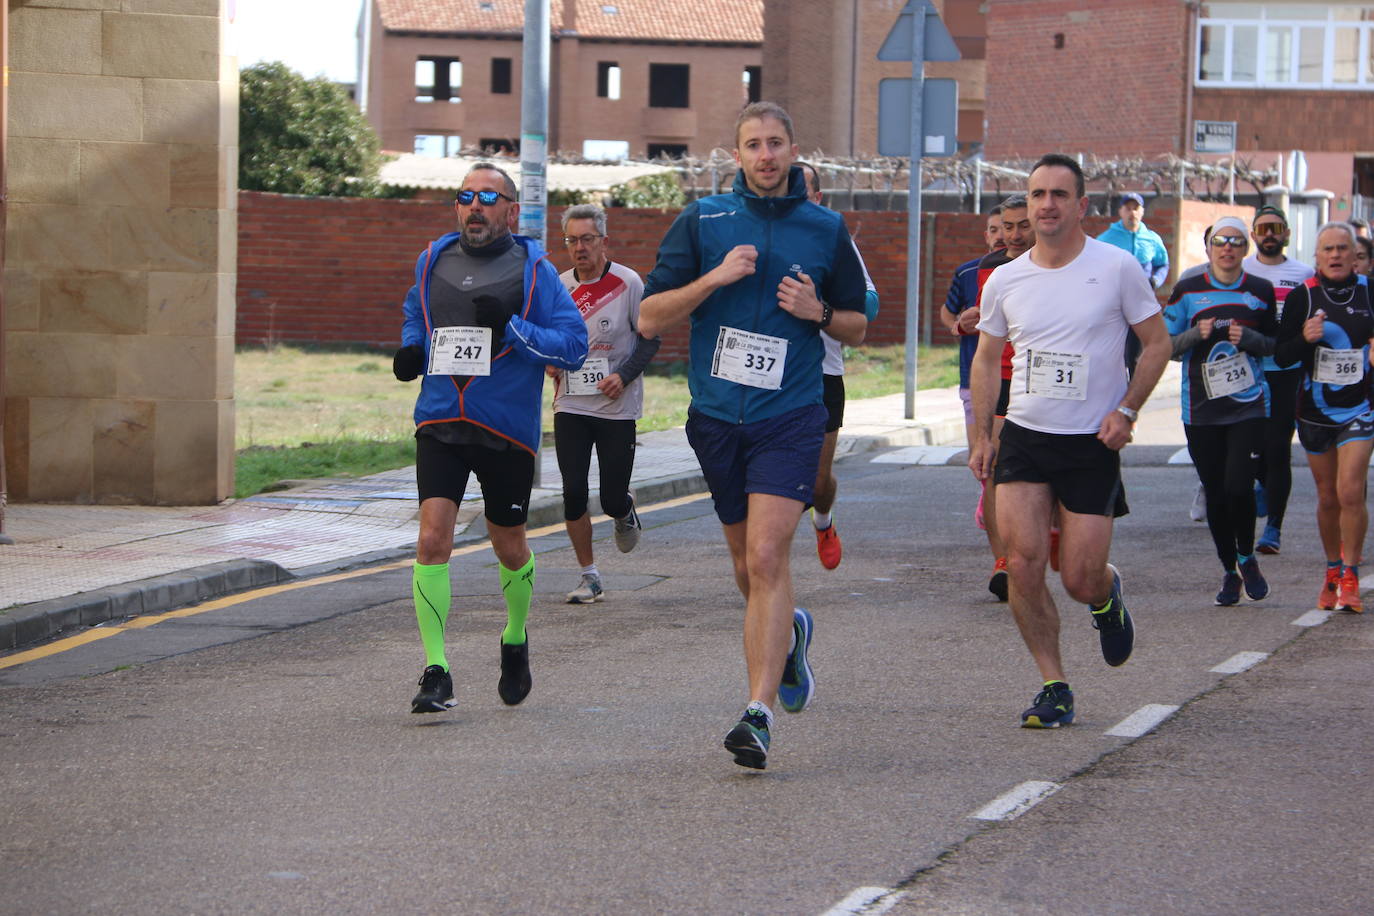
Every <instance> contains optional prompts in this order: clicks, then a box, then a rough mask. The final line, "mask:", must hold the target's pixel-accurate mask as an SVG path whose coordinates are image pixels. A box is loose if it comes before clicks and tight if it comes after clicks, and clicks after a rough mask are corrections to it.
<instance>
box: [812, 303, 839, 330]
mask: <svg viewBox="0 0 1374 916" xmlns="http://www.w3.org/2000/svg"><path fill="white" fill-rule="evenodd" d="M834 318H835V310H834V309H833V308H831V307H830V304H829V303H827V302H822V303H821V320H820V321H818V322H816V325H817V326H818V327H822V328H828V327H830V322H831V321H832V320H833V319H834Z"/></svg>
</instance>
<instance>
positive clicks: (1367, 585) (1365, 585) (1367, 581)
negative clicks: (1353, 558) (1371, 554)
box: [1360, 573, 1374, 592]
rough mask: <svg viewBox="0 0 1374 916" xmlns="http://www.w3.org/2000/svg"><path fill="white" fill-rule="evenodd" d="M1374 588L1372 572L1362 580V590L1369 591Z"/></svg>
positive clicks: (1373, 574)
mask: <svg viewBox="0 0 1374 916" xmlns="http://www.w3.org/2000/svg"><path fill="white" fill-rule="evenodd" d="M1371 588H1374V573H1370V574H1369V575H1367V576H1365V577H1364V578H1363V579H1361V580H1360V591H1362V592H1367V591H1369V590H1370V589H1371Z"/></svg>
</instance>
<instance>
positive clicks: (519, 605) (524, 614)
mask: <svg viewBox="0 0 1374 916" xmlns="http://www.w3.org/2000/svg"><path fill="white" fill-rule="evenodd" d="M496 565H497V567H498V568H500V570H501V594H503V595H505V597H506V629H505V630H503V631H502V632H501V642H503V643H505V644H506V645H508V646H518V645H520V644H522V643H523V642H524V641H525V621H526V619H528V618H529V616H530V596H531V595H533V594H534V554H530V560H529V562H528V563H526V564H525V565H524V566H522V567H520V568H519V569H515V570H510V569H506V567H505V566H503V565H502V564H500V563H497V564H496Z"/></svg>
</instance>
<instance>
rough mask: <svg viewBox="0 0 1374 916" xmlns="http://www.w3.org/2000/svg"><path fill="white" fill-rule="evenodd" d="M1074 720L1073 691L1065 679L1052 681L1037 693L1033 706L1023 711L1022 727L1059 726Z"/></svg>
mask: <svg viewBox="0 0 1374 916" xmlns="http://www.w3.org/2000/svg"><path fill="white" fill-rule="evenodd" d="M1072 721H1073V691H1072V690H1070V689H1069V685H1068V684H1065V683H1064V682H1063V681H1052V682H1050V683H1048V684H1046V685H1045V689H1044V690H1042V691H1040V692H1039V693H1037V694H1036V695H1035V699H1034V700H1033V701H1032V703H1031V708H1030V709H1027V710H1026V711H1025V712H1023V713H1021V727H1022V728H1058V727H1059V726H1061V725H1068V724H1069V723H1070V722H1072Z"/></svg>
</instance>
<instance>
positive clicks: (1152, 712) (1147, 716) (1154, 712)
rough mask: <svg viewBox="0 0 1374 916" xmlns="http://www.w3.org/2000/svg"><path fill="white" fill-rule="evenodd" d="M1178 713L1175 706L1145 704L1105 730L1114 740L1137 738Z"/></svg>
mask: <svg viewBox="0 0 1374 916" xmlns="http://www.w3.org/2000/svg"><path fill="white" fill-rule="evenodd" d="M1176 712H1178V707H1177V706H1165V705H1163V704H1162V703H1146V704H1145V705H1144V706H1142V707H1140V708H1139V709H1137V710H1136V711H1135V712H1133V713H1131V714H1130V715H1129V716H1127V717H1126V718H1124V719H1122V720H1121V721H1120V722H1118V723H1116V724H1115V725H1113V726H1112V727H1111V728H1109V729H1108V730H1107V734H1109V735H1111V736H1112V737H1114V738H1139V737H1140V736H1141V735H1143V734H1145V733H1146V732H1149V731H1150V730H1152V729H1153V728H1154V727H1155V726H1156V725H1158V724H1159V723H1161V722H1163V721H1164V720H1165V719H1167V718H1169V717H1170V716H1172V715H1173V714H1174V713H1176Z"/></svg>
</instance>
